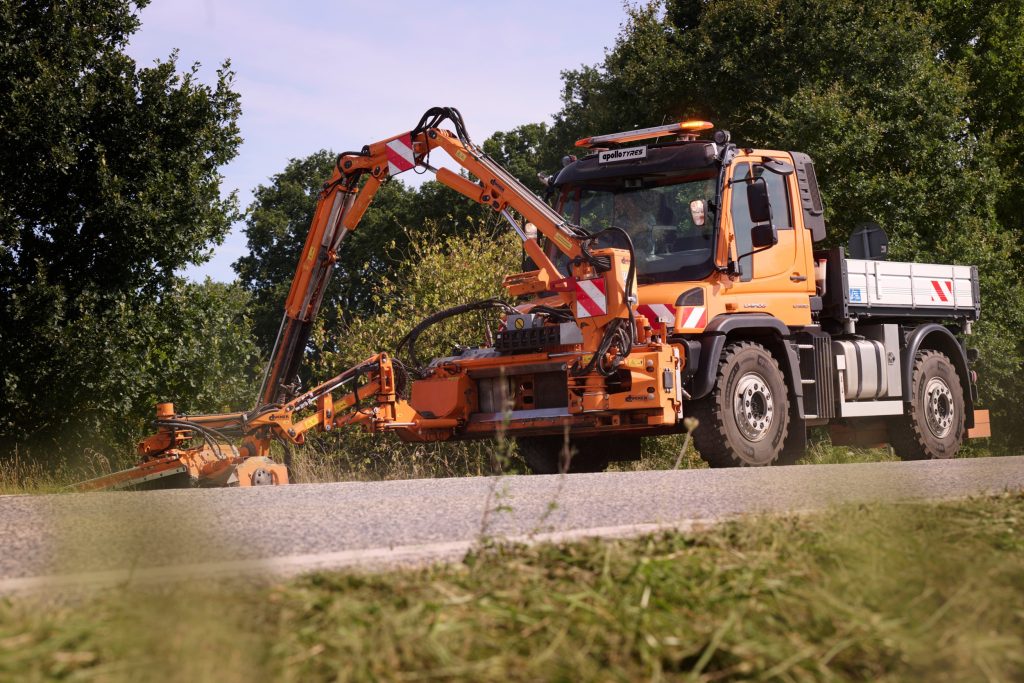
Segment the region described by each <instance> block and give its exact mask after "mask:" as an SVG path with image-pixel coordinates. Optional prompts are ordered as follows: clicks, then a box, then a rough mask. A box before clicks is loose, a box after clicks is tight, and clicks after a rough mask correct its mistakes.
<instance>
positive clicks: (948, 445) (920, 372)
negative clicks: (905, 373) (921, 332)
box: [889, 351, 965, 460]
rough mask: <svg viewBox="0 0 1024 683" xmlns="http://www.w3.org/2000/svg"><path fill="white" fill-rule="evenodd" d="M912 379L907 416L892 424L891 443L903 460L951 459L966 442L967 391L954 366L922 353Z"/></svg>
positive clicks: (937, 355) (940, 357) (940, 356)
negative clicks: (965, 403) (964, 389)
mask: <svg viewBox="0 0 1024 683" xmlns="http://www.w3.org/2000/svg"><path fill="white" fill-rule="evenodd" d="M911 372H912V373H913V374H911V376H910V405H909V406H907V409H906V414H905V415H902V416H900V417H897V418H893V419H892V420H890V422H889V443H890V444H892V448H893V450H894V451H896V455H898V456H900V458H902V459H903V460H929V459H932V458H952V457H953V456H955V455H956V453H957V451H959V450H960V446H961V445H962V444H963V442H964V417H965V414H964V411H965V408H964V392H963V389H962V388H961V386H960V377H959V375H957V374H956V369H955V368H954V367H953V363H951V362H950V360H949V358H947V357H946V356H945V355H944V354H942V353H940V352H938V351H921V352H919V353H918V354H917V357H916V358H914V367H913V369H912V370H911Z"/></svg>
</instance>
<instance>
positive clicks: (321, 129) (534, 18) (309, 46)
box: [128, 0, 625, 281]
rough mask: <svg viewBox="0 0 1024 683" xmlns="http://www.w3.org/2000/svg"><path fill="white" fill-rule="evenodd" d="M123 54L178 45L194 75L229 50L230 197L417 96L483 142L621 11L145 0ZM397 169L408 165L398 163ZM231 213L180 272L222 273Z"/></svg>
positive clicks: (393, 123) (229, 248) (385, 129)
mask: <svg viewBox="0 0 1024 683" xmlns="http://www.w3.org/2000/svg"><path fill="white" fill-rule="evenodd" d="M141 18H142V28H141V29H140V30H139V32H138V33H136V34H135V36H134V37H133V39H132V41H131V44H130V46H129V48H128V52H129V54H130V55H131V56H132V57H133V58H135V59H136V61H138V62H139V64H140V65H149V64H151V63H152V62H153V61H154V60H156V59H166V58H167V56H168V55H169V54H170V53H171V51H172V50H173V49H175V48H177V49H178V50H179V51H180V55H179V66H180V67H181V68H185V67H187V65H189V64H191V63H192V62H200V63H201V64H202V70H201V75H202V78H203V80H205V81H206V82H208V83H212V82H213V81H214V79H215V78H216V69H217V68H218V66H219V65H220V64H221V63H223V62H224V60H226V59H230V60H231V64H232V69H233V70H234V72H235V74H236V82H235V87H236V90H237V91H238V92H239V93H240V94H241V97H242V116H241V119H240V121H239V125H240V127H241V132H242V137H243V138H244V140H245V141H244V143H243V144H242V147H241V149H240V151H239V154H238V156H237V157H236V158H235V160H234V161H232V162H231V163H230V164H229V165H228V166H226V167H224V168H223V169H222V172H223V174H224V184H223V188H224V191H225V192H230V191H231V190H233V189H237V190H238V193H239V198H240V201H241V205H242V207H243V208H244V207H246V206H248V205H249V202H250V201H251V199H252V190H253V189H254V188H255V187H256V186H257V185H259V184H262V183H265V182H266V181H267V179H268V178H269V177H270V176H272V175H273V174H275V173H278V172H279V171H281V170H282V169H283V168H284V166H285V164H286V163H287V162H288V160H289V159H292V158H297V157H303V156H306V155H308V154H310V153H312V152H315V151H317V150H319V149H323V148H328V149H333V150H335V151H341V150H345V149H359V148H360V147H362V146H363V145H364V144H367V143H370V142H374V141H377V140H380V139H382V138H385V137H389V136H391V135H394V134H395V133H399V132H401V131H403V130H408V129H409V128H411V127H412V126H413V125H415V123H416V121H417V120H418V119H419V117H420V115H421V114H422V113H423V112H424V111H425V110H426V109H427V108H429V107H431V106H435V105H449V106H454V107H457V108H458V109H459V110H460V111H461V112H462V114H463V116H464V118H465V120H466V125H467V127H468V129H469V133H470V135H471V136H472V137H473V139H474V140H476V141H478V142H483V140H484V139H486V138H487V137H488V136H490V135H491V134H492V133H494V132H495V131H498V130H507V129H509V128H512V127H514V126H517V125H519V124H523V123H530V122H535V121H549V120H550V116H551V115H552V114H553V113H555V112H556V111H557V110H558V109H559V107H560V103H561V100H560V95H561V86H562V81H561V76H560V73H561V71H562V70H565V69H573V68H577V67H579V66H580V65H581V64H595V63H597V62H599V61H600V60H601V59H602V57H603V56H604V51H605V48H607V47H609V46H611V45H612V44H613V42H614V40H615V36H616V35H617V34H618V31H619V28H620V26H621V24H622V23H623V21H624V20H625V10H624V9H623V6H622V2H621V0H587V1H583V0H555V1H548V2H538V1H535V0H520V1H519V2H516V3H496V4H489V3H483V2H464V1H462V0H457V1H445V0H441V1H440V2H435V3H430V4H427V3H416V2H398V1H397V0H376V1H371V2H346V1H345V0H337V1H336V2H331V3H328V2H308V1H307V2H290V3H286V2H271V1H269V0H248V1H244V0H154V2H153V3H152V4H151V5H150V6H149V7H147V8H145V9H144V10H142V14H141ZM409 175H411V174H409ZM245 252H246V248H245V237H244V235H243V234H242V231H241V225H237V226H235V229H234V230H233V231H232V233H231V235H229V236H228V238H227V239H226V240H225V242H224V244H223V245H221V246H220V247H218V248H216V250H215V252H214V256H213V258H212V259H211V260H210V261H209V262H208V263H206V264H204V265H202V266H198V267H194V268H191V269H189V270H188V271H187V272H186V274H187V275H188V276H189V277H191V278H194V279H201V278H202V277H204V276H207V275H208V276H210V277H212V278H213V279H215V280H223V281H229V280H232V279H234V272H233V271H232V270H231V264H232V262H234V261H235V260H236V259H237V258H238V257H239V256H241V255H243V254H244V253H245Z"/></svg>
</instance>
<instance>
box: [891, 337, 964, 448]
mask: <svg viewBox="0 0 1024 683" xmlns="http://www.w3.org/2000/svg"><path fill="white" fill-rule="evenodd" d="M921 349H931V350H933V351H941V352H942V353H944V354H946V356H947V357H948V358H949V360H950V362H951V363H953V367H954V368H955V369H956V374H957V375H958V376H959V377H960V385H961V387H963V390H964V426H965V427H967V428H968V429H970V428H971V427H973V426H974V395H975V393H976V392H977V387H976V386H975V385H974V383H973V382H971V371H970V369H969V368H968V366H967V353H966V352H965V351H964V347H963V346H962V345H961V344H960V340H959V339H957V338H956V337H955V336H954V335H953V333H952V332H950V331H949V328H947V327H945V326H943V325H939V324H938V323H926V324H924V325H919V326H918V327H915V328H913V329H911V330H908V331H907V332H906V343H905V346H904V347H903V351H902V353H901V358H900V361H901V362H902V363H903V377H902V380H903V400H904V402H906V403H909V402H910V383H911V379H912V375H913V372H912V370H913V367H914V357H915V356H917V352H918V351H920V350H921Z"/></svg>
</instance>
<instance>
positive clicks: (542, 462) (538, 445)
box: [516, 436, 621, 474]
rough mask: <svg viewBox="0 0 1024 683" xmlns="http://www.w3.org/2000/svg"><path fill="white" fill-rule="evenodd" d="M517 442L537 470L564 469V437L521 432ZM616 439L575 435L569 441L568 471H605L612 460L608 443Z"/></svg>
mask: <svg viewBox="0 0 1024 683" xmlns="http://www.w3.org/2000/svg"><path fill="white" fill-rule="evenodd" d="M620 438H621V437H620ZM516 442H517V443H518V444H519V455H521V456H522V457H523V460H525V461H526V465H527V466H528V467H529V468H530V471H531V472H533V473H534V474H558V473H560V472H561V471H562V470H561V466H562V451H563V450H564V449H565V439H564V438H563V437H561V436H522V437H519V438H518V439H516ZM616 442H618V439H614V438H612V439H599V438H597V437H591V438H585V439H572V440H571V441H570V442H569V445H570V449H571V451H572V453H573V456H572V459H571V460H570V462H569V469H568V472H569V473H577V472H603V471H604V470H605V469H607V468H608V462H609V461H610V460H611V457H610V455H611V453H609V449H608V446H609V445H610V444H614V443H616Z"/></svg>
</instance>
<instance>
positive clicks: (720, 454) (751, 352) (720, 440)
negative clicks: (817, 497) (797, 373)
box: [692, 342, 789, 467]
mask: <svg viewBox="0 0 1024 683" xmlns="http://www.w3.org/2000/svg"><path fill="white" fill-rule="evenodd" d="M692 405H693V410H692V414H693V416H694V417H696V418H697V419H698V420H700V425H699V426H698V427H697V429H696V431H694V433H693V443H694V445H695V446H696V447H697V451H698V452H699V453H700V456H701V457H702V458H703V459H704V460H705V461H707V463H708V464H709V465H711V466H712V467H742V466H748V467H757V466H763V465H771V464H772V463H773V462H775V461H776V460H777V459H778V457H779V453H780V452H781V451H782V446H783V444H784V443H785V441H786V435H787V433H788V429H789V395H788V392H787V389H786V381H785V378H784V377H783V376H782V371H781V370H780V369H779V364H778V363H777V362H776V361H775V358H774V357H773V356H772V354H771V353H769V352H768V350H767V349H766V348H764V347H763V346H761V345H760V344H755V343H753V342H738V343H734V344H730V345H729V346H727V347H726V348H725V351H724V352H723V353H722V360H721V362H720V363H719V366H718V376H717V378H716V381H715V387H714V389H713V390H712V391H711V394H710V395H708V396H706V397H705V398H703V399H700V400H699V401H695V402H694V403H693V404H692Z"/></svg>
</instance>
